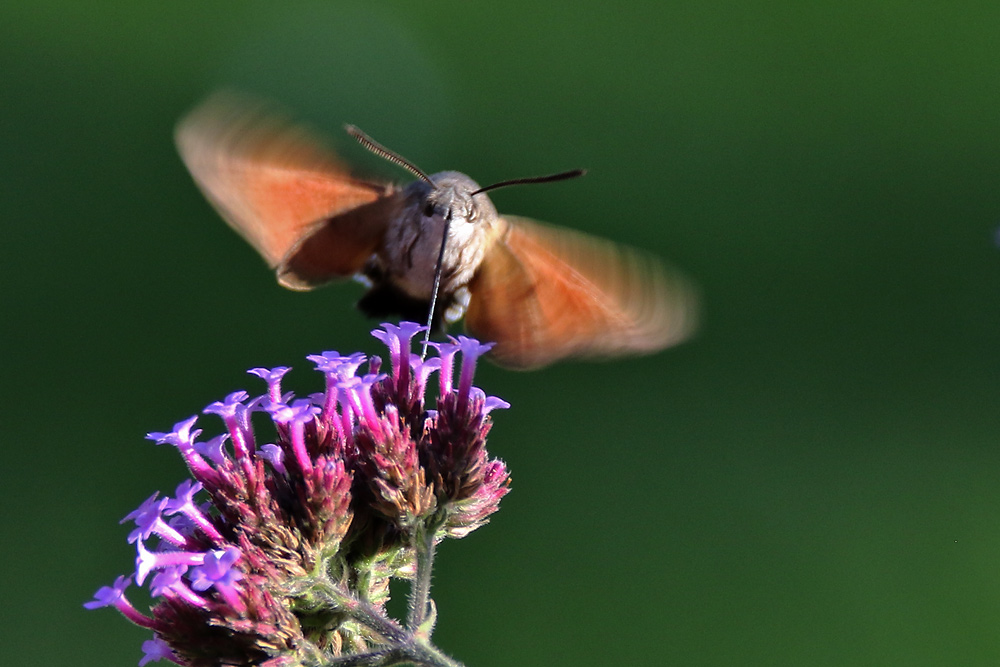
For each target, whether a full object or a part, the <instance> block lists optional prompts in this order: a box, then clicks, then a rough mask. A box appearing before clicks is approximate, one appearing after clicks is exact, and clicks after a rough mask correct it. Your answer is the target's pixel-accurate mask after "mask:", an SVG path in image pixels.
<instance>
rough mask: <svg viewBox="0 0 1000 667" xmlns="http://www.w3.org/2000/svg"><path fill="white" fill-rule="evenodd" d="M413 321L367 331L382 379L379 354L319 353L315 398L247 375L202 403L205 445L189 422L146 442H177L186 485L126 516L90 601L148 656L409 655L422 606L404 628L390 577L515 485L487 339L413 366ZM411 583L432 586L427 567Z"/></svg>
mask: <svg viewBox="0 0 1000 667" xmlns="http://www.w3.org/2000/svg"><path fill="white" fill-rule="evenodd" d="M423 330H424V328H423V327H421V326H420V325H417V324H414V323H412V322H403V323H401V324H399V325H398V326H396V325H392V324H385V325H383V327H382V329H377V330H376V331H374V332H373V335H374V336H375V338H377V339H379V340H381V341H382V342H383V343H385V345H386V346H387V347H388V350H389V361H390V364H389V366H390V369H389V372H386V373H380V372H379V370H380V369H381V366H382V362H381V359H380V358H379V357H375V356H373V357H370V358H368V357H366V356H365V355H364V354H361V353H355V354H350V355H341V354H340V353H338V352H334V351H327V352H323V353H322V354H320V355H313V356H310V357H309V359H310V360H311V361H312V362H313V363H314V364H315V366H316V370H317V371H319V372H320V373H322V374H323V378H324V381H323V384H324V391H323V392H320V393H318V394H313V395H310V397H309V398H303V399H293V396H292V394H290V393H283V388H282V381H283V379H284V378H285V376H286V374H287V372H288V370H289V369H288V368H287V367H284V366H279V367H276V368H272V369H265V368H254V369H252V370H251V371H249V372H250V374H252V375H255V376H257V377H259V378H261V379H262V380H264V381H265V382H266V383H267V392H266V394H264V395H262V396H258V397H257V398H250V394H248V393H247V392H245V391H236V392H233V393H231V394H229V395H228V396H227V397H226V398H225V399H223V400H222V401H217V402H214V403H211V404H210V405H209V406H208V407H206V408H205V410H204V412H205V413H206V414H212V415H216V416H217V417H219V418H220V419H221V421H222V424H221V426H222V428H223V429H224V432H223V433H220V434H218V435H215V436H213V437H212V438H210V439H208V440H207V441H199V440H198V439H199V437H200V436H201V433H202V430H201V428H199V417H197V416H195V417H191V418H189V419H186V420H183V421H181V422H178V423H177V424H175V426H174V428H173V430H172V431H170V432H168V433H150V434H149V435H148V436H147V437H148V438H149V439H150V440H153V441H155V442H156V443H158V444H170V445H173V446H174V447H176V448H177V450H178V452H179V453H180V454H181V456H182V457H183V459H184V461H185V462H186V464H187V466H188V469H189V470H190V472H191V476H192V478H193V479H189V480H185V481H183V482H182V483H181V484H179V485H178V486H177V488H176V490H175V492H174V497H172V498H170V497H166V498H159V495H158V494H153V495H152V496H150V497H149V498H148V499H147V500H146V501H145V502H143V503H142V505H140V506H139V508H137V509H136V510H135V511H133V512H131V513H130V514H129V515H128V516H127V517H126V519H127V520H131V521H134V522H135V529H134V530H133V531H132V532H131V534H130V535H129V541H130V542H133V543H134V544H135V549H136V560H135V571H134V573H133V575H132V577H124V576H123V577H119V578H118V580H116V582H115V584H114V585H113V586H108V587H103V588H101V589H100V590H98V592H97V594H96V595H95V599H94V600H92V601H90V602H88V603H86V605H85V606H86V607H87V608H88V609H93V608H97V607H101V606H114V607H115V608H117V609H118V610H119V611H120V612H121V613H122V614H123V615H124V616H125V617H126V618H128V619H129V620H131V621H133V622H134V623H136V624H138V625H142V626H143V627H147V628H150V629H152V630H153V631H154V633H155V636H154V639H153V640H150V641H149V642H147V643H146V644H145V645H144V647H143V648H144V651H145V652H146V656H145V657H144V658H143V660H142V664H145V663H146V662H150V661H152V660H158V659H168V660H172V661H174V662H176V663H178V664H182V665H191V666H199V667H200V666H202V665H206V666H207V665H218V664H264V665H268V667H281V666H283V665H293V664H325V663H330V662H333V661H335V659H336V658H337V657H338V656H342V655H346V654H359V653H364V652H365V651H366V650H370V651H372V653H370V654H365V655H366V656H369V657H366V658H364V659H363V660H361V662H359V663H358V664H362V663H363V664H373V665H374V664H381V663H379V662H377V660H376V659H375V657H371V656H378V655H381V654H380V653H379V651H384V650H389V651H396V653H395V654H394V655H399V656H404V657H409V658H413V657H414V656H417V655H418V654H417V653H410V652H408V651H411V650H416V649H412V648H408V647H411V646H416V645H417V644H415V643H414V642H416V639H415V637H416V635H415V634H414V633H415V632H416V629H415V628H417V627H418V626H420V624H421V623H422V618H423V616H424V614H425V613H426V611H427V608H428V606H427V605H423V606H420V605H417V606H414V607H413V609H412V610H411V618H409V619H408V621H407V625H406V626H405V627H404V626H403V625H400V624H399V623H398V622H397V621H395V620H393V619H392V618H390V617H389V616H388V615H387V613H386V611H385V607H384V604H385V601H386V600H387V598H388V593H389V582H390V580H392V579H394V578H407V579H410V578H413V577H414V576H415V573H416V572H417V571H418V570H419V568H420V567H422V566H421V563H423V564H424V565H427V564H429V563H431V562H432V560H433V559H431V558H429V557H427V555H426V552H427V550H428V549H430V550H433V548H434V545H435V544H436V543H437V542H439V541H440V540H441V539H443V538H445V537H460V536H462V535H465V534H467V533H468V532H470V531H472V530H474V529H475V528H477V527H479V526H481V525H483V524H484V523H486V522H487V521H488V519H489V517H490V515H492V514H493V513H494V512H495V511H496V510H497V508H498V506H499V502H500V499H501V498H502V497H503V496H504V495H505V494H506V493H507V491H508V484H509V476H508V473H507V469H506V467H505V466H504V464H503V463H502V462H501V461H499V460H496V459H490V458H489V456H488V454H487V452H486V449H485V441H486V435H487V433H488V432H489V430H490V427H491V424H492V422H491V420H490V417H489V413H490V411H492V410H494V409H497V408H506V407H509V406H508V405H507V403H505V402H504V401H502V400H500V399H498V398H495V397H489V396H487V395H486V394H485V392H483V391H482V390H481V389H479V388H477V387H474V386H473V384H472V382H473V374H474V371H475V366H476V361H477V359H478V357H479V356H480V355H482V354H483V353H484V352H485V351H486V350H488V349H489V346H486V345H481V344H479V343H478V342H477V341H475V340H473V339H470V338H466V337H464V336H460V337H459V338H458V339H453V340H452V342H450V343H439V344H435V347H436V349H437V350H438V354H437V356H435V357H432V358H430V359H426V360H422V359H421V358H420V357H419V356H418V355H416V354H414V353H413V351H412V349H411V348H412V341H413V337H414V336H416V335H417V334H418V333H420V332H421V331H423ZM459 354H461V358H462V362H461V368H460V370H459V371H458V373H459V375H458V381H457V383H456V382H455V381H454V373H455V369H454V365H455V359H456V357H457V356H458V355H459ZM366 361H367V362H368V363H367V371H368V372H367V373H364V372H362V367H363V366H364V365H365V362H366ZM434 371H439V372H440V381H439V392H438V397H437V399H436V404H435V406H434V408H433V409H430V408H428V407H426V406H425V404H426V403H427V397H426V389H427V383H428V381H429V378H430V376H431V374H432V373H433V372H434ZM251 415H255V416H254V418H253V420H251ZM206 419H207V418H206ZM209 421H212V420H209ZM215 423H216V424H218V422H215ZM262 429H263V430H262ZM227 441H228V442H231V443H232V446H231V447H226V446H225V445H226V442H227ZM258 442H263V443H267V444H263V445H260V446H258V445H257V444H256V443H258ZM166 517H170V518H169V520H167V518H166ZM421 554H423V555H421ZM132 578H134V579H135V581H136V582H137V583H138V584H139V585H147V586H148V587H149V592H150V594H151V595H152V596H153V598H154V604H153V606H152V609H151V610H150V615H149V616H146V615H144V614H142V613H140V612H138V611H137V610H136V609H135V608H134V607H133V606H132V605H131V603H129V601H128V600H127V599H126V597H125V594H124V592H125V589H126V588H127V586H128V585H129V582H130V581H131V580H132ZM419 578H420V581H423V582H425V583H424V584H423V585H425V586H429V582H430V580H431V579H430V576H429V574H427V575H426V576H420V577H419ZM418 592H419V591H418ZM426 593H427V591H426V589H424V590H423V593H422V595H424V597H426ZM417 597H420V596H419V595H418V596H417ZM421 599H423V598H421ZM414 610H417V611H414ZM421 641H425V640H421ZM366 647H369V648H366ZM380 647H381V648H380ZM420 650H424V649H420ZM387 655H388V654H387ZM419 655H420V656H423V655H425V654H423V653H420V654H419ZM359 659H360V658H359ZM366 661H367V662H366Z"/></svg>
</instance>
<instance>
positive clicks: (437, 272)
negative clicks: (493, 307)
mask: <svg viewBox="0 0 1000 667" xmlns="http://www.w3.org/2000/svg"><path fill="white" fill-rule="evenodd" d="M449 227H451V213H450V212H449V213H448V217H446V218H445V219H444V231H443V232H442V233H441V248H440V249H439V250H438V257H437V266H435V267H434V288H433V289H432V290H431V309H430V312H428V313H427V330H426V331H425V332H424V342H423V344H422V345H423V351H422V352H421V353H420V360H421V361H424V360H425V359H427V347H428V345H429V344H430V342H431V326H432V325H433V324H434V310H435V309H436V308H437V301H438V292H439V291H440V287H441V274H442V273H444V268H443V267H444V249H445V246H446V245H447V244H448V228H449Z"/></svg>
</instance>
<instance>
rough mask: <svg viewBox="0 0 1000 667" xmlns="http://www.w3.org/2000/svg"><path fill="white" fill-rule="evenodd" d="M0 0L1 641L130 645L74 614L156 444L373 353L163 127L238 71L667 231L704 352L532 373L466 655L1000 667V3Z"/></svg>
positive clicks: (463, 574)
mask: <svg viewBox="0 0 1000 667" xmlns="http://www.w3.org/2000/svg"><path fill="white" fill-rule="evenodd" d="M289 4H290V6H289V7H281V6H280V5H279V3H271V4H266V3H262V2H247V3H138V4H137V3H133V2H125V1H121V2H98V3H80V2H71V1H69V0H64V1H61V2H47V1H35V2H31V3H27V2H8V3H3V4H0V211H2V216H3V224H4V229H5V233H4V237H3V241H2V242H0V256H2V262H0V271H2V273H3V276H4V279H3V289H2V294H0V299H2V301H0V312H2V314H0V331H2V343H0V344H2V348H0V349H2V350H3V357H2V361H3V366H4V368H5V369H6V370H5V371H4V378H5V381H4V382H3V383H2V387H3V388H2V390H0V392H2V393H0V405H2V406H3V407H2V410H3V413H2V414H3V416H2V422H3V432H4V439H5V444H4V462H3V465H2V482H0V484H2V486H0V493H2V507H3V513H2V514H3V525H2V530H3V533H2V534H3V548H2V554H3V559H4V568H3V572H4V575H3V576H4V581H3V585H2V590H3V595H4V604H3V606H2V611H0V613H2V615H3V616H2V625H0V628H2V630H0V633H2V638H3V641H2V642H0V644H2V648H0V652H2V653H3V654H4V658H3V662H4V663H5V664H18V665H55V664H58V665H100V666H101V667H108V666H111V665H133V664H135V662H136V661H137V660H138V658H139V657H140V656H141V652H140V649H139V645H140V643H141V641H142V640H143V639H144V638H145V637H146V633H145V632H144V631H141V630H139V629H136V628H133V627H130V626H128V625H127V624H126V623H125V622H124V621H123V620H122V619H121V618H119V617H118V616H117V614H115V613H114V612H112V611H107V610H102V611H98V612H84V610H83V609H82V607H81V603H82V602H83V601H85V600H87V599H89V598H90V596H91V595H92V593H93V591H94V590H95V589H96V588H97V587H98V586H100V585H103V584H106V583H109V582H111V581H112V580H113V579H114V577H115V576H116V575H117V574H119V573H121V572H125V571H128V570H129V569H130V567H131V559H132V555H131V550H130V547H129V546H128V545H126V544H125V541H124V540H125V536H126V534H127V529H126V528H124V527H121V526H118V525H117V521H118V519H119V518H121V517H122V516H123V515H124V514H125V513H127V512H128V511H130V510H131V509H132V508H134V507H135V506H136V505H138V504H139V502H141V501H142V500H143V499H145V498H146V497H147V496H148V495H149V494H150V493H151V492H152V491H153V490H156V489H163V490H169V489H171V488H173V486H174V485H175V484H176V483H177V482H178V481H180V479H181V478H182V477H183V469H182V467H181V465H180V462H179V460H178V459H177V457H176V456H175V455H174V453H173V452H171V451H167V450H166V449H157V448H154V447H153V446H152V445H151V444H149V443H146V442H145V441H144V440H143V436H144V434H145V433H146V432H147V431H154V430H166V429H169V427H170V426H171V425H172V424H173V423H174V422H175V421H178V420H180V419H182V418H184V417H187V416H188V415H191V414H193V413H194V412H196V411H197V410H199V409H200V408H201V407H202V406H204V405H205V404H207V403H208V402H210V401H212V400H216V399H218V398H220V397H222V396H224V395H225V394H226V393H228V392H230V391H233V390H235V389H238V388H244V387H246V388H249V389H251V390H257V389H258V388H259V386H260V385H259V384H257V383H256V381H255V380H254V379H253V378H249V377H247V376H245V375H244V370H245V369H247V368H250V367H253V366H262V365H263V366H270V365H281V364H291V365H295V366H296V372H294V373H293V375H292V376H291V379H290V381H289V382H290V385H289V386H292V387H294V388H296V389H297V390H299V391H300V392H303V393H304V392H307V391H312V390H314V389H315V388H317V387H318V386H319V385H318V382H317V380H318V378H317V377H314V374H313V373H312V372H311V371H309V370H308V369H309V367H310V366H311V365H310V364H309V363H308V362H306V361H305V360H304V356H305V355H306V354H309V353H313V352H317V351H319V350H322V349H330V348H335V349H339V350H356V349H362V350H366V351H368V352H373V351H376V350H377V348H378V345H376V344H375V342H374V341H373V340H372V339H370V338H369V337H368V335H367V331H368V330H369V329H370V328H371V327H372V325H373V323H371V322H367V321H365V320H364V319H363V318H362V317H361V316H360V315H359V314H357V313H356V312H355V311H354V310H353V309H352V304H353V303H354V301H355V300H356V299H357V297H358V296H359V294H360V290H359V289H358V288H357V287H356V286H351V285H348V286H341V287H339V288H338V287H334V288H330V289H326V290H321V291H319V292H316V293H310V294H296V293H292V292H287V291H284V290H282V289H280V288H279V287H278V286H277V285H276V284H275V283H274V280H273V278H272V276H271V275H270V274H269V272H268V271H267V270H266V269H265V267H264V266H263V264H262V262H261V261H260V259H259V258H258V257H257V256H256V254H255V253H254V252H253V251H252V250H251V249H250V248H249V247H248V246H247V245H246V244H245V243H244V242H243V241H241V240H240V239H239V238H238V237H237V236H236V235H235V234H233V233H232V232H231V231H230V230H229V229H228V228H227V227H226V226H225V225H224V224H222V223H221V222H220V220H219V219H218V218H217V216H216V215H215V213H214V212H212V211H211V210H210V209H209V207H208V206H207V204H206V203H205V202H204V200H203V199H202V197H201V195H200V194H199V193H198V192H197V190H196V189H195V187H194V186H193V184H192V183H191V182H190V179H189V177H188V175H187V173H186V172H185V171H184V168H183V167H182V165H181V164H180V161H179V160H178V158H177V156H176V154H175V151H174V148H173V144H172V137H171V133H172V129H173V125H174V123H175V122H176V120H177V119H178V117H179V116H181V115H182V114H183V113H184V112H185V111H186V110H188V109H189V108H190V107H191V106H193V105H194V104H196V103H197V102H198V101H199V100H200V99H201V98H202V97H203V96H205V95H206V94H208V93H209V92H211V91H212V90H214V89H216V88H217V87H220V86H224V85H229V86H236V87H239V88H241V89H243V90H246V91H248V92H251V93H254V94H257V95H262V96H265V97H267V98H271V99H274V100H276V101H278V102H280V103H282V104H284V105H285V106H287V107H288V108H290V109H292V110H294V111H295V112H296V113H298V114H299V115H300V117H301V118H303V119H305V120H306V121H309V122H311V123H312V124H314V125H316V126H318V127H320V128H322V129H323V130H324V131H325V132H327V133H329V134H330V135H331V136H333V137H334V139H335V141H336V142H338V144H339V145H340V146H343V147H344V149H345V152H346V153H347V154H348V155H350V156H352V157H356V158H357V159H359V160H361V161H362V162H363V163H365V164H367V165H370V166H372V168H373V169H375V170H376V171H379V173H381V174H383V175H388V176H391V177H394V178H403V177H404V176H405V175H404V174H402V173H401V172H398V171H395V170H393V169H392V168H391V167H388V166H386V165H380V164H378V163H377V160H375V161H372V159H371V158H370V157H369V156H365V155H364V154H363V151H361V150H360V149H359V148H358V147H357V146H351V145H350V142H347V141H345V139H344V137H343V134H342V132H341V129H340V128H341V126H342V124H343V123H344V122H353V123H356V124H358V125H359V126H360V127H362V128H363V129H365V130H366V131H367V132H369V133H370V134H371V135H372V136H374V137H376V138H377V139H378V140H380V141H381V142H383V143H385V144H386V145H388V146H390V147H392V148H393V149H395V150H397V151H399V152H400V153H402V154H403V155H406V156H407V157H409V158H410V159H412V160H414V161H415V162H416V163H418V164H419V165H420V166H421V167H422V168H423V169H425V170H428V171H438V170H443V169H459V170H462V171H465V172H467V173H469V174H470V175H472V176H473V178H476V179H477V180H479V181H481V182H493V181H497V180H501V179H505V178H511V177H517V176H526V175H532V174H541V173H548V172H553V171H558V170H562V169H569V168H573V167H578V166H583V167H587V168H589V170H590V173H589V175H588V176H587V177H586V178H585V179H581V180H577V181H573V182H569V183H560V184H555V185H549V186H535V187H525V188H514V189H510V190H505V191H503V192H498V193H496V196H495V197H494V201H495V202H496V203H497V206H498V208H499V209H500V210H501V211H507V212H510V213H518V214H523V215H529V216H531V217H535V218H538V219H541V220H547V221H550V222H554V223H559V224H564V225H568V226H572V227H575V228H578V229H581V230H586V231H589V232H592V233H597V234H600V235H603V236H607V237H611V238H614V239H616V240H619V241H622V242H627V243H631V244H635V245H639V246H642V247H646V248H649V249H651V250H653V251H654V252H656V253H657V254H660V255H662V256H664V257H666V258H668V259H670V260H671V261H672V262H674V263H675V264H676V265H678V266H680V267H682V268H683V269H684V270H686V271H687V272H688V273H689V274H691V275H692V276H693V277H694V278H695V279H696V280H697V281H698V282H699V283H700V285H701V287H702V290H703V294H704V304H705V318H704V326H703V328H702V329H701V331H700V332H699V335H698V336H697V338H696V339H694V340H693V341H692V342H690V343H688V344H685V345H683V346H681V347H679V348H677V349H675V350H670V351H668V352H665V353H663V354H659V355H656V356H653V357H648V358H642V359H630V360H625V361H617V362H613V363H603V364H587V363H566V364H562V365H559V366H556V367H554V368H551V369H547V370H543V371H540V372H535V373H531V374H519V373H511V372H505V371H502V370H500V369H497V368H495V367H484V368H483V369H482V371H481V373H480V374H479V376H478V380H479V384H480V385H481V386H483V387H484V388H485V389H486V390H487V391H488V392H490V393H493V394H497V395H499V396H502V397H504V398H506V399H507V400H509V401H510V402H511V403H512V404H513V407H512V409H511V410H509V411H507V412H504V413H497V417H496V428H495V429H494V431H493V435H492V439H491V451H492V452H493V453H494V454H496V455H498V456H501V457H502V458H504V459H505V460H506V461H507V463H508V465H509V466H510V468H511V470H512V472H513V477H514V485H513V492H512V493H511V494H510V495H509V496H508V497H507V498H506V499H505V500H504V505H503V507H502V510H501V512H500V513H499V514H497V515H496V516H495V518H494V521H493V523H492V524H491V525H490V526H488V527H487V528H485V529H482V530H480V531H478V532H476V533H474V534H473V535H471V536H470V537H468V538H467V539H465V540H462V541H459V542H449V543H447V544H445V545H444V547H443V548H442V550H441V551H440V560H439V563H438V568H437V571H436V577H435V589H434V597H435V598H436V600H437V602H438V606H439V609H440V618H439V624H438V631H437V633H436V635H435V636H436V638H437V640H438V641H439V645H440V646H441V647H442V648H443V649H444V650H446V651H448V652H450V653H451V654H453V655H455V656H456V657H457V658H459V659H461V660H463V661H465V662H466V664H468V665H469V666H470V667H482V666H485V665H527V664H532V665H534V664H537V665H569V664H572V665H605V664H619V665H666V664H672V665H748V664H752V665H796V666H798V665H813V666H818V665H996V664H998V662H1000V383H998V378H1000V374H998V371H1000V345H998V343H1000V341H998V337H997V333H998V330H1000V250H998V249H997V247H996V245H995V242H994V232H995V230H996V228H997V226H998V224H1000V188H998V185H1000V57H998V48H997V47H998V41H997V40H998V34H1000V5H998V4H997V3H996V2H970V1H957V2H951V3H942V2H912V1H908V2H902V1H899V2H890V1H887V0H874V1H872V0H867V1H865V2H861V1H858V0H847V1H844V0H840V1H837V2H832V1H828V2H819V3H803V2H792V1H789V0H781V1H779V2H775V1H773V0H771V1H768V2H761V1H758V2H724V1H717V0H715V1H713V0H708V1H705V2H700V3H677V2H670V1H667V2H655V3H630V4H626V5H622V6H619V7H614V6H612V5H611V3H607V2H599V3H589V2H574V3H558V4H557V3H551V4H549V5H545V4H543V3H537V2H503V3H489V4H486V3H468V2H438V3H406V4H404V3H392V4H382V3H360V2H359V3H334V2H306V3H295V4H294V5H292V4H291V3H289Z"/></svg>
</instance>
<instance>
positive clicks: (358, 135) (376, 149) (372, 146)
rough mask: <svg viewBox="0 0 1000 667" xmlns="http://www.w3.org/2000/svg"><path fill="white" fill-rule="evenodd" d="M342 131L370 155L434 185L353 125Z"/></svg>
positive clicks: (345, 127) (416, 169)
mask: <svg viewBox="0 0 1000 667" xmlns="http://www.w3.org/2000/svg"><path fill="white" fill-rule="evenodd" d="M344 129H345V130H347V133H348V134H349V135H351V136H352V137H354V138H355V139H357V140H358V142H359V143H360V144H361V145H362V146H364V147H365V148H367V149H368V150H370V151H371V152H372V153H375V155H378V156H379V157H381V158H385V159H386V160H388V161H389V162H392V163H395V164H398V165H399V166H400V167H402V168H403V169H406V170H407V171H408V172H410V173H411V174H413V175H414V176H416V177H417V178H419V179H420V180H422V181H425V182H427V183H430V184H431V185H434V183H433V182H432V181H431V177H430V176H428V175H427V174H425V173H424V172H422V171H420V169H419V168H418V167H417V165H415V164H413V163H412V162H410V161H409V160H407V159H406V158H405V157H403V156H402V155H400V154H399V153H394V152H392V151H391V150H389V149H388V148H386V147H385V146H383V145H382V144H380V143H378V142H377V141H375V140H374V139H372V138H371V137H369V136H368V135H367V134H365V133H364V132H362V131H361V130H359V129H358V128H357V127H355V126H354V125H345V126H344Z"/></svg>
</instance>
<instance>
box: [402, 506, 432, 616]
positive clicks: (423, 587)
mask: <svg viewBox="0 0 1000 667" xmlns="http://www.w3.org/2000/svg"><path fill="white" fill-rule="evenodd" d="M435 532H437V531H436V526H427V525H421V526H420V527H419V528H417V530H416V531H415V534H414V536H413V538H414V539H413V542H414V544H413V546H414V549H415V551H416V554H417V573H416V575H415V576H414V577H413V586H412V589H411V592H410V610H409V614H408V615H407V618H406V628H407V630H409V631H410V632H415V631H416V630H417V629H418V628H419V627H420V625H421V624H422V623H423V622H424V620H426V618H427V610H428V606H429V602H430V597H431V572H432V570H433V569H434V533H435Z"/></svg>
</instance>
